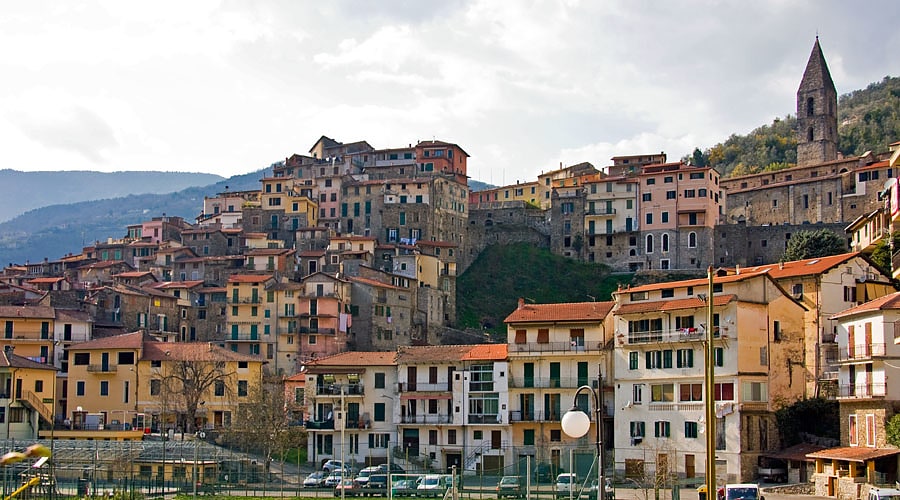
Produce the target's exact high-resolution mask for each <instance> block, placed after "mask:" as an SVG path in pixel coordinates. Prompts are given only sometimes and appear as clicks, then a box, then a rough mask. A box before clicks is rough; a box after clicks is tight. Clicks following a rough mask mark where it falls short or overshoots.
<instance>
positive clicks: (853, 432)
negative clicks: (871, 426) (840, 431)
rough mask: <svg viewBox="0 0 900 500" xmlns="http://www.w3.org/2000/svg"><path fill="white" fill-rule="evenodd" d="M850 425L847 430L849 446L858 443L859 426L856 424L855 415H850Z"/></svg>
mask: <svg viewBox="0 0 900 500" xmlns="http://www.w3.org/2000/svg"><path fill="white" fill-rule="evenodd" d="M849 424H850V427H849V430H848V436H849V438H850V446H858V445H859V428H858V427H857V425H856V415H850V422H849Z"/></svg>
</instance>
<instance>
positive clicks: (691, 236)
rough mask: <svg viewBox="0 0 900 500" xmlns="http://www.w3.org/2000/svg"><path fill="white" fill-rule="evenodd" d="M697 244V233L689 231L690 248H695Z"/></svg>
mask: <svg viewBox="0 0 900 500" xmlns="http://www.w3.org/2000/svg"><path fill="white" fill-rule="evenodd" d="M696 246H697V233H694V232H691V233H688V248H695V247H696Z"/></svg>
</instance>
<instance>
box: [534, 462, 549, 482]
mask: <svg viewBox="0 0 900 500" xmlns="http://www.w3.org/2000/svg"><path fill="white" fill-rule="evenodd" d="M532 477H533V479H534V482H536V483H549V482H551V481H553V477H554V476H553V471H552V470H551V469H550V464H537V465H535V466H534V473H533V475H532Z"/></svg>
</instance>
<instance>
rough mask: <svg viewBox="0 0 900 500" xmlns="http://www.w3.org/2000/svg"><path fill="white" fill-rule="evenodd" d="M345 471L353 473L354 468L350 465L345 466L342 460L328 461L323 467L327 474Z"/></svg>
mask: <svg viewBox="0 0 900 500" xmlns="http://www.w3.org/2000/svg"><path fill="white" fill-rule="evenodd" d="M341 468H343V469H344V471H346V472H352V471H353V467H352V466H351V465H350V464H345V463H343V462H341V461H340V460H328V461H326V462H325V463H324V464H323V465H322V470H324V471H326V472H334V471H336V470H340V469H341Z"/></svg>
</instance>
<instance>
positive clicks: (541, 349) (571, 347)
mask: <svg viewBox="0 0 900 500" xmlns="http://www.w3.org/2000/svg"><path fill="white" fill-rule="evenodd" d="M602 346H603V343H602V342H585V343H584V345H578V344H577V343H575V344H573V343H572V342H525V343H522V344H509V351H510V352H522V353H548V352H593V351H599V350H600V349H601V348H602Z"/></svg>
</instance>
